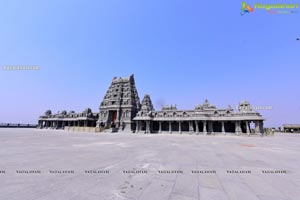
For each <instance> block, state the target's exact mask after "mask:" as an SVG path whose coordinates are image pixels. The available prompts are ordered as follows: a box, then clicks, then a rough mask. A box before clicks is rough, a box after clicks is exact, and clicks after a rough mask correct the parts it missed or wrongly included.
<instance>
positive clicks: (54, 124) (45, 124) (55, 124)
mask: <svg viewBox="0 0 300 200" xmlns="http://www.w3.org/2000/svg"><path fill="white" fill-rule="evenodd" d="M65 126H69V127H72V126H77V127H82V126H83V127H94V126H96V122H94V121H91V122H89V121H88V120H82V121H81V120H78V121H48V120H47V121H43V120H40V121H39V122H38V128H52V129H59V128H64V127H65Z"/></svg>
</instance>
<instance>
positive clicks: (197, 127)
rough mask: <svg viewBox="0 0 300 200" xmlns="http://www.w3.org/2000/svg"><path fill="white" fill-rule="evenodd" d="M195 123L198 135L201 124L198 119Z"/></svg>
mask: <svg viewBox="0 0 300 200" xmlns="http://www.w3.org/2000/svg"><path fill="white" fill-rule="evenodd" d="M195 123H196V133H197V135H198V134H199V126H198V121H195Z"/></svg>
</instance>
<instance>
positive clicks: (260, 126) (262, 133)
mask: <svg viewBox="0 0 300 200" xmlns="http://www.w3.org/2000/svg"><path fill="white" fill-rule="evenodd" d="M259 129H260V133H261V136H264V122H263V121H260V123H259Z"/></svg>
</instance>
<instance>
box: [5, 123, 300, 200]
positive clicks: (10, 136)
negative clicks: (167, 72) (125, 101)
mask: <svg viewBox="0 0 300 200" xmlns="http://www.w3.org/2000/svg"><path fill="white" fill-rule="evenodd" d="M90 170H93V171H92V172H93V173H87V171H89V172H91V171H90ZM50 171H51V172H52V173H51V172H50ZM53 172H56V173H53ZM59 172H60V173H59ZM95 172H96V173H95ZM175 172H176V173H175ZM263 172H264V173H263ZM299 172H300V135H292V134H287V135H283V134H276V136H273V137H263V138H262V137H256V136H254V137H246V136H222V135H217V136H202V135H199V136H197V135H184V134H183V135H178V134H173V135H169V134H162V135H144V134H139V135H137V134H129V133H101V134H100V133H97V134H96V133H68V132H64V131H53V130H35V129H0V199H1V200H2V199H3V200H6V199H7V200H8V199H9V200H14V199H22V200H27V199H28V200H35V199H38V200H48V199H49V200H57V199H70V200H77V199H92V200H93V199H100V200H114V199H120V200H122V199H132V200H134V199H139V200H148V199H149V200H165V199H166V200H193V199H200V200H203V199H204V200H223V199H224V200H298V199H300V173H299Z"/></svg>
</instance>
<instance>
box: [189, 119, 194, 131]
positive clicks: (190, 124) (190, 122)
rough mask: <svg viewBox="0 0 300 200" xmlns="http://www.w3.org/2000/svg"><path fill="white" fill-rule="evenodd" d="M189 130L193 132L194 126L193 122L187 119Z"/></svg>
mask: <svg viewBox="0 0 300 200" xmlns="http://www.w3.org/2000/svg"><path fill="white" fill-rule="evenodd" d="M189 132H190V133H193V132H194V127H193V122H192V121H189Z"/></svg>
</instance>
